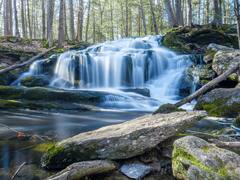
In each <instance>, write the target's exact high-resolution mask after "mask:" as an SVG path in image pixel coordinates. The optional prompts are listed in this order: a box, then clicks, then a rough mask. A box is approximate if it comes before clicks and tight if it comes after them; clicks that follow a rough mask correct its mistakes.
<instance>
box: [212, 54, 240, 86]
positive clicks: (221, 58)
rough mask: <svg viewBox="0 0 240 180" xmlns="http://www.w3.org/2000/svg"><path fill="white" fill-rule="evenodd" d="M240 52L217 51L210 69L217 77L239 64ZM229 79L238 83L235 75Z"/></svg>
mask: <svg viewBox="0 0 240 180" xmlns="http://www.w3.org/2000/svg"><path fill="white" fill-rule="evenodd" d="M239 58H240V51H239V50H235V51H229V52H226V51H219V52H217V53H216V55H215V56H214V59H213V63H212V69H213V70H214V71H215V72H216V73H217V75H220V74H222V73H223V72H225V71H226V70H227V69H228V68H229V67H230V66H231V65H234V64H236V63H239V62H240V59H239ZM230 79H231V80H233V81H236V82H238V80H239V77H238V75H237V74H236V73H234V74H232V75H231V76H230Z"/></svg>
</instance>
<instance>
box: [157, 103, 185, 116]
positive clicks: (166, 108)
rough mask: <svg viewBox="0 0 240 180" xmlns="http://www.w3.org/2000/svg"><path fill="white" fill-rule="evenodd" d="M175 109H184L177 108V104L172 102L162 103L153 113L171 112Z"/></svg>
mask: <svg viewBox="0 0 240 180" xmlns="http://www.w3.org/2000/svg"><path fill="white" fill-rule="evenodd" d="M176 111H184V110H183V109H179V108H178V107H177V106H175V105H174V104H163V105H161V106H160V107H159V108H158V109H157V110H156V111H155V112H154V113H153V114H158V113H164V114H167V113H172V112H176Z"/></svg>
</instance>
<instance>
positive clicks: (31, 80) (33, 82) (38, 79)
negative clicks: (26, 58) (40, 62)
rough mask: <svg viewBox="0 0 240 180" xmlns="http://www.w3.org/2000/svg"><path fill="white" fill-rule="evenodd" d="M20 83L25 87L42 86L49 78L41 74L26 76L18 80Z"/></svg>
mask: <svg viewBox="0 0 240 180" xmlns="http://www.w3.org/2000/svg"><path fill="white" fill-rule="evenodd" d="M20 83H21V85H23V86H26V87H44V86H47V85H48V84H49V83H50V82H49V78H48V77H46V76H43V75H39V76H26V77H24V78H23V79H21V81H20Z"/></svg>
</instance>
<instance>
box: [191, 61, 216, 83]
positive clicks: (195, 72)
mask: <svg viewBox="0 0 240 180" xmlns="http://www.w3.org/2000/svg"><path fill="white" fill-rule="evenodd" d="M187 75H189V76H191V77H192V79H198V83H199V84H200V85H204V84H206V83H207V82H209V81H211V80H213V79H214V78H215V77H216V73H215V72H214V71H213V70H212V69H211V66H210V65H208V64H207V65H197V66H193V67H190V68H188V70H187Z"/></svg>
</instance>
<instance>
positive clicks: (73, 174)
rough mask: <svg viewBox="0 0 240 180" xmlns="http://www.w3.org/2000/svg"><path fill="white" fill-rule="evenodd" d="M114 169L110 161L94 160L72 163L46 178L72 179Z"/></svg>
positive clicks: (52, 179) (57, 179) (51, 179)
mask: <svg viewBox="0 0 240 180" xmlns="http://www.w3.org/2000/svg"><path fill="white" fill-rule="evenodd" d="M115 169H116V166H115V164H114V163H113V162H111V161H105V160H95V161H84V162H78V163H74V164H72V165H70V166H68V167H67V168H66V169H64V170H62V171H61V172H59V173H57V174H55V175H53V176H51V177H49V178H47V179H48V180H74V179H81V178H83V177H86V176H90V175H95V174H101V173H108V172H111V171H113V170H115Z"/></svg>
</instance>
